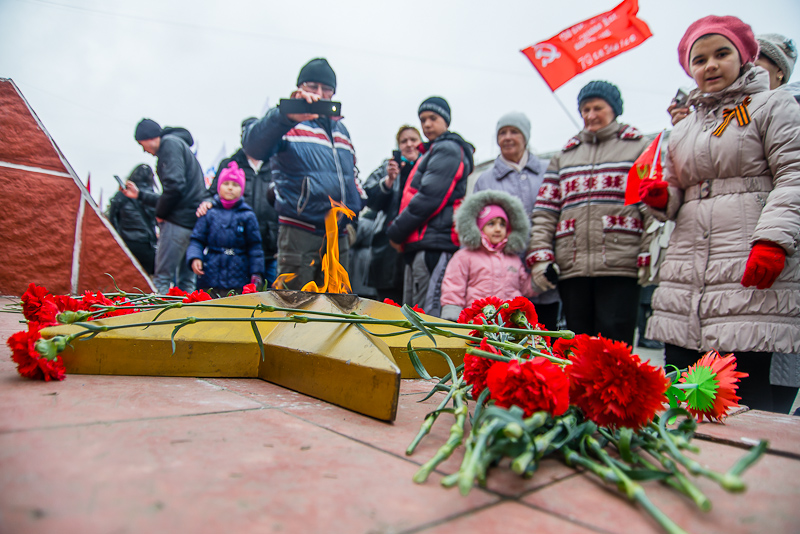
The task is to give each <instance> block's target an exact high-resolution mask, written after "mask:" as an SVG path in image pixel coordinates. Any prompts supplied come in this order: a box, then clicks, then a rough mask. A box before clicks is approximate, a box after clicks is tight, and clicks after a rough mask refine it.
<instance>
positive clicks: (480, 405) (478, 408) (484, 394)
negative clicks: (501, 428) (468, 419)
mask: <svg viewBox="0 0 800 534" xmlns="http://www.w3.org/2000/svg"><path fill="white" fill-rule="evenodd" d="M490 393H491V391H489V388H485V389H484V390H483V391H481V394H480V395H478V398H477V400H476V401H475V415H474V416H473V418H472V419H473V421H477V420H478V418H479V417H480V416H481V412H482V411H483V409H484V408H485V407H486V399H488V398H489V394H490ZM500 409H502V408H500Z"/></svg>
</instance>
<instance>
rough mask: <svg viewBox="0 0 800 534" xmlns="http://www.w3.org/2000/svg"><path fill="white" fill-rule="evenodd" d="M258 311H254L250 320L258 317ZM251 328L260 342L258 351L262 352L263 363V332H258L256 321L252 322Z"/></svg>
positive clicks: (262, 359)
mask: <svg viewBox="0 0 800 534" xmlns="http://www.w3.org/2000/svg"><path fill="white" fill-rule="evenodd" d="M256 311H257V310H253V313H252V314H250V318H251V319H252V318H254V317H255V316H256ZM250 328H252V329H253V334H254V335H255V336H256V341H257V342H258V350H260V351H261V361H262V362H263V361H264V359H265V358H264V340H263V339H261V332H259V331H258V325H257V324H256V322H255V321H250Z"/></svg>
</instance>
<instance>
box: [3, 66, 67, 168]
mask: <svg viewBox="0 0 800 534" xmlns="http://www.w3.org/2000/svg"><path fill="white" fill-rule="evenodd" d="M0 110H1V111H0V161H5V162H7V163H14V164H16V165H28V166H30V167H39V168H41V169H47V170H51V171H60V172H67V169H66V168H64V164H63V163H62V162H61V158H59V157H58V153H57V152H56V151H55V150H54V149H53V145H52V143H51V142H50V139H49V138H48V136H47V134H46V133H45V132H43V131H42V129H41V128H39V125H38V124H37V122H36V119H35V118H34V117H33V115H31V112H30V110H29V109H28V106H27V105H26V104H25V101H24V100H23V99H22V98H20V96H19V94H17V91H16V89H15V88H14V85H13V84H12V83H11V82H9V81H2V80H0Z"/></svg>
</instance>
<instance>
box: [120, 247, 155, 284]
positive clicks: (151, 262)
mask: <svg viewBox="0 0 800 534" xmlns="http://www.w3.org/2000/svg"><path fill="white" fill-rule="evenodd" d="M125 244H126V245H128V250H130V251H131V253H132V254H133V255H134V256H135V257H136V259H137V260H139V264H140V265H141V266H142V269H144V272H146V273H147V274H149V275H151V276H152V275H153V273H154V272H155V264H156V249H155V247H154V246H153V245H151V244H150V243H149V242H142V241H126V242H125Z"/></svg>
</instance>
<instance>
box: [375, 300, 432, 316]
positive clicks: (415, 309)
mask: <svg viewBox="0 0 800 534" xmlns="http://www.w3.org/2000/svg"><path fill="white" fill-rule="evenodd" d="M383 303H384V304H389V305H391V306H396V307H398V308H402V306H401V305H400V304H398V303H396V302H395V301H393V300H392V299H390V298H385V299H383ZM411 309H412V310H414V311H415V312H417V313H425V310H423V309H422V308H420V307H419V306H417V305H416V304H414V306H412V307H411Z"/></svg>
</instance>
